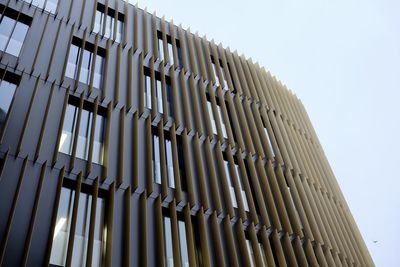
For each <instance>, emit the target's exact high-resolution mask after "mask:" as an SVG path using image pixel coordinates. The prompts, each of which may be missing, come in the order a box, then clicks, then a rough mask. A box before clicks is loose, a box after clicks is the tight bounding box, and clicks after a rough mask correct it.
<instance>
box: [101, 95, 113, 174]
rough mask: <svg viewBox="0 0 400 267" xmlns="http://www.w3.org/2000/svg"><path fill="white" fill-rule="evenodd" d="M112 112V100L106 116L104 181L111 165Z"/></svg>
mask: <svg viewBox="0 0 400 267" xmlns="http://www.w3.org/2000/svg"><path fill="white" fill-rule="evenodd" d="M111 113H112V102H110V103H108V106H107V117H106V123H107V124H106V133H105V136H104V157H103V167H102V174H101V175H102V179H101V181H104V180H105V179H106V178H107V175H108V165H109V158H110V155H109V145H110V135H111Z"/></svg>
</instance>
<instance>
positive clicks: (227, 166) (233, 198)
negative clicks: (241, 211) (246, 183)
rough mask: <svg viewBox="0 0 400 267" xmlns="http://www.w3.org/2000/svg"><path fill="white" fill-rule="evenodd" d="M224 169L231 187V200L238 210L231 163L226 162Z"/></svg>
mask: <svg viewBox="0 0 400 267" xmlns="http://www.w3.org/2000/svg"><path fill="white" fill-rule="evenodd" d="M224 167H225V175H226V179H227V182H228V186H229V193H230V195H231V199H232V205H233V207H234V208H237V207H238V205H237V200H236V195H235V188H234V187H233V182H232V177H231V174H230V172H229V163H228V161H226V160H224Z"/></svg>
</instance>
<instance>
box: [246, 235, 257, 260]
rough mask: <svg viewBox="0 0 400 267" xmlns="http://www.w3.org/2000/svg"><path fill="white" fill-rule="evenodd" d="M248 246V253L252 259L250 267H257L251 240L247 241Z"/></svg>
mask: <svg viewBox="0 0 400 267" xmlns="http://www.w3.org/2000/svg"><path fill="white" fill-rule="evenodd" d="M246 246H247V252H248V254H249V258H250V266H251V267H254V266H256V265H255V263H254V253H253V248H252V247H251V243H250V240H248V239H246Z"/></svg>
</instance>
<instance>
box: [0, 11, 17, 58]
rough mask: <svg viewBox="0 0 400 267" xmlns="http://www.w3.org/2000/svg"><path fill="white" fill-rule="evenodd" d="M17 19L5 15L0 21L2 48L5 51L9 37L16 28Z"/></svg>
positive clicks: (0, 42) (0, 44)
mask: <svg viewBox="0 0 400 267" xmlns="http://www.w3.org/2000/svg"><path fill="white" fill-rule="evenodd" d="M15 22H16V21H15V20H13V19H11V18H9V17H7V16H3V19H2V20H1V23H0V50H1V51H5V49H6V46H7V43H8V39H10V37H11V33H12V31H13V29H14V24H15Z"/></svg>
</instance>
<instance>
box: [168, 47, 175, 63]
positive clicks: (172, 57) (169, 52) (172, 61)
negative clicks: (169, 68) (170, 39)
mask: <svg viewBox="0 0 400 267" xmlns="http://www.w3.org/2000/svg"><path fill="white" fill-rule="evenodd" d="M167 46H168V59H169V63H170V64H171V65H172V64H175V62H174V52H173V48H172V44H170V43H167Z"/></svg>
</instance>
